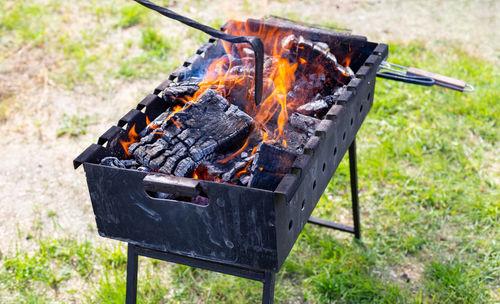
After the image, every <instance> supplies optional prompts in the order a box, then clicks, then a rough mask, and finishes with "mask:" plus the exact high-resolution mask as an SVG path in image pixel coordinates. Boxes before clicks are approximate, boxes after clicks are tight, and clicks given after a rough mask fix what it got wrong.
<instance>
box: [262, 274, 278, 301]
mask: <svg viewBox="0 0 500 304" xmlns="http://www.w3.org/2000/svg"><path fill="white" fill-rule="evenodd" d="M275 279H276V274H275V273H274V272H266V273H265V276H264V290H263V293H262V304H273V302H274V283H275Z"/></svg>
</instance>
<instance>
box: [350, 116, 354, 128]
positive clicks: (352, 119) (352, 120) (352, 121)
mask: <svg viewBox="0 0 500 304" xmlns="http://www.w3.org/2000/svg"><path fill="white" fill-rule="evenodd" d="M353 123H354V118H352V117H351V126H352V124H353Z"/></svg>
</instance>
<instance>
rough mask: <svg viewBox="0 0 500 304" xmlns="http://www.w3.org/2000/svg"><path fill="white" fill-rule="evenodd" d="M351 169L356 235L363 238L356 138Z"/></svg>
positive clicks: (352, 149) (350, 152) (350, 155)
mask: <svg viewBox="0 0 500 304" xmlns="http://www.w3.org/2000/svg"><path fill="white" fill-rule="evenodd" d="M349 171H350V176H351V197H352V217H353V220H354V237H355V238H357V239H358V240H361V225H360V222H359V197H358V166H357V164H356V138H354V140H353V141H352V143H351V145H350V146H349Z"/></svg>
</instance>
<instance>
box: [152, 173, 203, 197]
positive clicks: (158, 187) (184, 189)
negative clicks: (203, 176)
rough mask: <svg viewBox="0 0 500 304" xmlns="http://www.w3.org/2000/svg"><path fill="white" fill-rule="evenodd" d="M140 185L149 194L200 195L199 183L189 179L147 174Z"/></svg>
mask: <svg viewBox="0 0 500 304" xmlns="http://www.w3.org/2000/svg"><path fill="white" fill-rule="evenodd" d="M142 184H143V186H144V190H146V191H151V192H164V193H168V194H172V195H175V196H184V197H196V196H197V195H199V194H200V182H199V181H198V180H196V179H191V178H184V177H179V176H172V175H157V174H149V175H146V176H145V177H144V179H143V180H142Z"/></svg>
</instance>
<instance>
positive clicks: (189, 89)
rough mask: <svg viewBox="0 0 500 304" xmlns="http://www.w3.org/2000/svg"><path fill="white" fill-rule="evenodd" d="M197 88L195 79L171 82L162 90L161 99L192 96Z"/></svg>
mask: <svg viewBox="0 0 500 304" xmlns="http://www.w3.org/2000/svg"><path fill="white" fill-rule="evenodd" d="M198 89H199V87H198V82H195V81H183V82H172V83H170V84H169V85H168V87H166V88H165V90H163V99H166V98H167V97H182V96H186V95H189V96H193V94H194V93H196V91H198Z"/></svg>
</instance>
